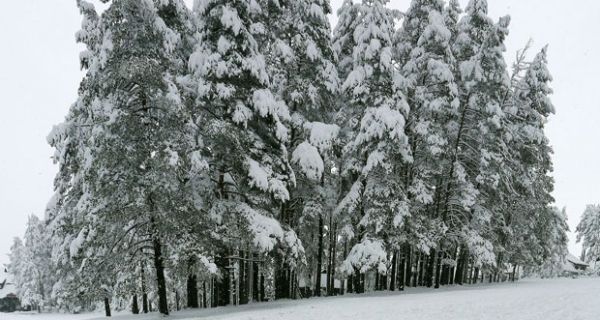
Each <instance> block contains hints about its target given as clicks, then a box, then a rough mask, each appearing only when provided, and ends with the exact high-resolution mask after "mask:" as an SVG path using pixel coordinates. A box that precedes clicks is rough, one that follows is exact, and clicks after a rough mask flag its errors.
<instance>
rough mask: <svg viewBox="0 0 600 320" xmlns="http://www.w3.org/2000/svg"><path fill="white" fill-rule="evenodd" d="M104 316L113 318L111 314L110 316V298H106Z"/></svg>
mask: <svg viewBox="0 0 600 320" xmlns="http://www.w3.org/2000/svg"><path fill="white" fill-rule="evenodd" d="M104 314H105V315H106V316H107V317H110V316H111V314H110V302H109V301H108V298H106V297H105V298H104Z"/></svg>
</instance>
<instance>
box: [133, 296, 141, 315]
mask: <svg viewBox="0 0 600 320" xmlns="http://www.w3.org/2000/svg"><path fill="white" fill-rule="evenodd" d="M131 313H133V314H139V313H140V306H139V305H138V297H137V294H134V295H133V300H132V303H131Z"/></svg>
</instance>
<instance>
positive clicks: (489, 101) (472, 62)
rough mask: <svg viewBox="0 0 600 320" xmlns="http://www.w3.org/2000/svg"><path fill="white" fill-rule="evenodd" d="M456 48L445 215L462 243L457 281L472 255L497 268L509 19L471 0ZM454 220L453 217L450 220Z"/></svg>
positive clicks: (481, 1) (480, 262) (481, 0)
mask: <svg viewBox="0 0 600 320" xmlns="http://www.w3.org/2000/svg"><path fill="white" fill-rule="evenodd" d="M458 27H459V28H458V30H459V34H458V36H457V38H456V42H455V44H454V55H455V57H456V58H457V61H458V71H459V77H458V78H459V79H460V81H459V94H460V105H459V108H458V117H456V118H453V119H452V121H451V122H450V123H449V124H448V128H449V129H450V130H449V137H450V143H451V146H452V147H451V148H450V149H449V155H450V158H451V161H450V166H449V167H448V168H446V169H445V170H446V177H447V178H446V179H447V180H446V182H445V186H444V191H443V192H444V193H445V195H444V198H445V199H444V200H443V201H444V202H443V203H444V209H443V210H444V214H445V215H446V216H447V217H449V219H450V220H452V221H453V224H452V225H449V226H448V227H449V229H450V231H449V232H452V233H458V234H459V239H460V242H461V243H462V244H461V248H460V250H459V252H460V253H459V256H460V258H459V259H458V261H457V263H458V264H457V279H456V280H457V282H458V283H462V281H463V279H462V275H463V274H464V273H463V272H464V271H465V270H466V266H467V264H468V261H469V260H470V257H471V256H472V258H473V260H474V262H475V265H477V266H481V265H494V264H495V259H494V258H495V256H494V253H493V251H492V249H493V248H492V242H491V240H492V238H493V237H492V235H491V234H489V232H487V231H486V230H489V228H488V227H489V223H490V221H491V219H492V216H493V214H494V211H493V210H492V209H493V205H494V204H493V202H494V201H496V200H497V198H496V196H497V195H498V192H497V187H498V185H499V183H500V181H499V180H500V179H501V176H500V174H499V172H501V167H502V164H503V159H504V158H503V157H504V155H505V153H506V145H505V144H504V141H503V139H502V128H503V121H504V112H503V110H502V100H503V98H504V95H505V94H506V92H507V91H508V88H509V85H510V83H509V82H510V81H509V78H508V73H507V70H506V64H505V62H504V58H503V51H504V44H503V41H504V38H505V36H506V33H507V27H508V18H501V19H500V22H498V24H494V23H493V22H492V20H491V19H490V18H489V17H488V16H487V1H485V0H472V1H470V3H469V5H468V6H467V8H466V15H465V16H464V17H463V18H462V19H461V21H460V23H459V26H458ZM450 217H452V218H450Z"/></svg>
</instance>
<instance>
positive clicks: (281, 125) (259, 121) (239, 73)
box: [189, 0, 303, 305]
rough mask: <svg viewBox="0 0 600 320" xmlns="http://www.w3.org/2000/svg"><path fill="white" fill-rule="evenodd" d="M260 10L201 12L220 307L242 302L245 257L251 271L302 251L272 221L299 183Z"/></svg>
mask: <svg viewBox="0 0 600 320" xmlns="http://www.w3.org/2000/svg"><path fill="white" fill-rule="evenodd" d="M261 5H262V3H261V2H257V1H250V2H249V1H241V0H235V1H222V0H202V1H196V3H195V7H194V11H195V15H196V17H197V21H198V27H199V28H198V29H199V35H198V41H197V45H196V48H195V51H194V53H193V54H192V55H191V57H190V59H189V67H190V69H191V72H192V77H191V78H192V80H193V83H194V89H195V93H194V95H195V99H196V104H195V108H194V116H195V121H196V124H197V125H198V127H199V134H200V135H201V136H202V137H203V138H204V141H205V144H204V149H203V154H202V155H203V156H204V157H206V159H208V163H209V176H210V178H211V179H212V180H213V181H214V184H213V190H214V193H213V194H212V195H211V196H210V197H209V199H208V202H207V206H208V211H209V215H210V217H211V218H212V219H213V222H214V223H215V224H216V225H217V230H219V232H220V233H215V236H216V239H215V240H217V241H215V244H216V248H215V255H216V256H217V257H218V259H216V262H217V266H218V267H219V272H220V274H221V276H220V278H219V280H218V286H217V288H216V290H215V291H214V294H215V301H216V302H217V304H218V305H225V304H237V303H238V302H239V301H240V292H238V291H237V290H236V289H237V287H238V284H239V283H240V278H239V277H238V275H237V274H235V273H234V272H233V271H234V269H237V268H239V265H240V262H241V261H242V260H241V259H239V258H240V254H246V255H249V258H248V261H249V262H251V263H250V264H249V268H250V267H251V268H253V267H256V268H259V267H261V266H264V265H265V264H262V263H260V262H261V261H262V260H263V259H260V258H265V253H267V252H269V251H271V250H273V249H274V247H275V245H282V246H283V247H285V248H286V249H287V250H291V251H294V252H296V253H300V252H302V251H303V250H301V248H297V246H298V245H299V241H296V240H297V237H296V236H295V234H294V233H293V231H291V230H286V231H284V230H283V229H282V228H281V226H280V224H279V223H278V221H277V220H275V219H273V218H272V216H274V215H275V210H274V206H273V205H272V204H273V201H276V202H279V203H283V202H287V201H288V200H289V198H290V194H289V191H288V187H293V186H294V185H295V183H296V181H295V177H294V175H293V171H292V169H291V166H290V163H289V161H288V159H289V154H288V150H287V148H286V143H287V142H288V141H289V134H290V132H289V131H290V130H289V122H290V120H291V116H290V112H289V110H288V107H287V105H286V104H285V102H284V101H281V100H279V99H278V98H277V95H275V94H274V93H273V92H272V91H271V79H270V77H269V74H268V70H267V64H266V60H265V57H264V56H263V55H262V54H261V52H260V48H259V43H258V42H257V38H256V37H255V34H261V33H262V32H264V28H265V25H264V23H262V21H261V19H262V17H261V14H262V13H263V10H266V8H263V7H262V6H261ZM284 235H286V236H289V237H287V238H284ZM250 265H252V266H250ZM262 272H263V271H262V270H261V271H260V272H259V273H261V274H262ZM242 280H244V279H242ZM249 290H250V291H252V290H253V288H250V289H249ZM255 291H257V290H255Z"/></svg>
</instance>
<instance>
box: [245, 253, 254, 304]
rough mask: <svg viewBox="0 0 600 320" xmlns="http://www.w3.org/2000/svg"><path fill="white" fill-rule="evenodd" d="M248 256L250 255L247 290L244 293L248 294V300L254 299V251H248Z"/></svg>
mask: <svg viewBox="0 0 600 320" xmlns="http://www.w3.org/2000/svg"><path fill="white" fill-rule="evenodd" d="M248 257H250V260H251V261H250V262H249V263H248V284H247V286H248V291H247V292H246V294H247V295H248V302H252V301H254V261H253V260H254V253H252V252H251V251H248Z"/></svg>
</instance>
